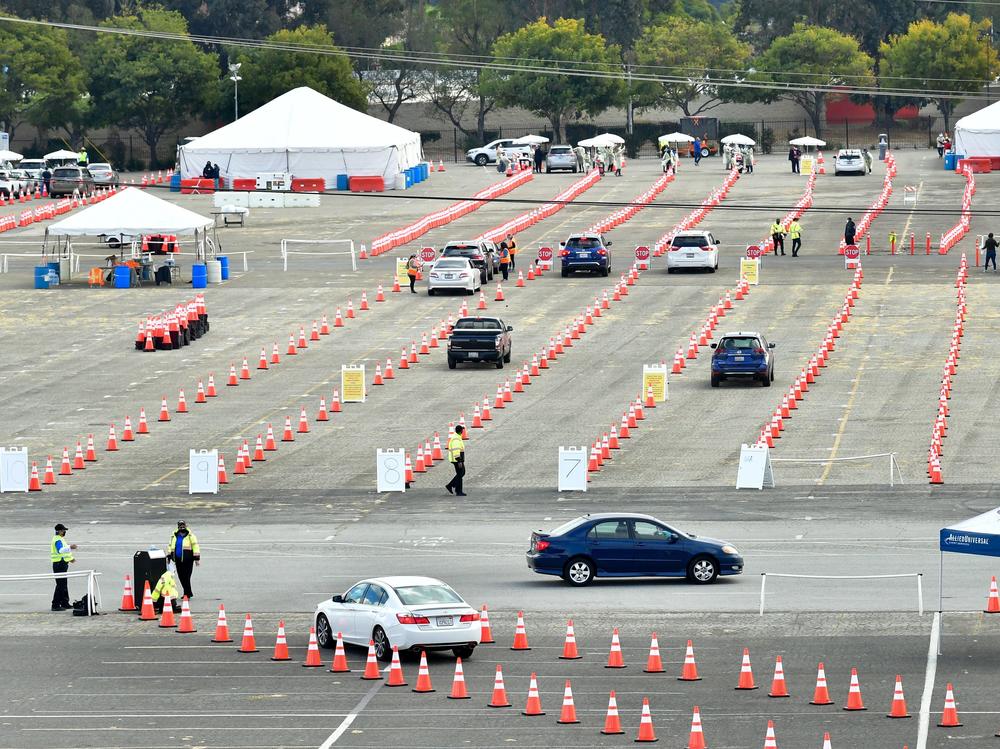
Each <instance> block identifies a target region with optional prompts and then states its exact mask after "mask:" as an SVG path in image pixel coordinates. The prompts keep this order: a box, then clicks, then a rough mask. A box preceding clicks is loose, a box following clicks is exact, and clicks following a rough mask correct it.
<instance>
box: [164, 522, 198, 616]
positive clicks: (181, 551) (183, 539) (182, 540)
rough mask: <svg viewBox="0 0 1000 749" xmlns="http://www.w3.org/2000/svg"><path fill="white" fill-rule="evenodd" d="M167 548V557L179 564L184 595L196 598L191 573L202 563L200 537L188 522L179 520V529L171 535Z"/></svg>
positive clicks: (178, 573)
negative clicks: (190, 528) (189, 526)
mask: <svg viewBox="0 0 1000 749" xmlns="http://www.w3.org/2000/svg"><path fill="white" fill-rule="evenodd" d="M167 548H168V549H169V551H168V552H167V559H168V560H170V561H172V562H173V563H174V564H176V565H177V575H178V577H180V579H181V586H182V587H183V588H184V595H186V596H187V597H188V598H194V593H192V592H191V573H192V572H193V571H194V566H195V565H196V564H197V565H199V566H200V565H201V548H200V547H199V546H198V539H197V538H196V537H195V535H194V534H193V533H192V532H191V531H189V530H188V527H187V523H185V522H184V521H183V520H179V521H177V530H176V531H174V534H173V535H172V536H171V537H170V545H169V546H168V547H167ZM175 597H176V596H175Z"/></svg>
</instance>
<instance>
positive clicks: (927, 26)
mask: <svg viewBox="0 0 1000 749" xmlns="http://www.w3.org/2000/svg"><path fill="white" fill-rule="evenodd" d="M989 27H990V23H989V21H981V22H980V23H978V24H976V23H973V22H972V20H971V19H970V18H969V16H967V15H964V14H962V15H960V14H957V13H950V14H949V15H948V16H947V18H945V20H944V22H943V23H934V22H933V21H929V20H923V21H917V22H915V23H912V24H910V28H909V29H907V31H906V33H905V34H901V35H897V36H893V37H891V38H890V39H889V41H888V42H887V43H883V44H882V47H881V51H882V66H881V68H882V71H881V72H882V85H884V86H886V87H889V88H906V89H913V90H914V91H915V92H924V95H923V96H920V99H921V100H922V101H931V102H934V104H935V106H937V108H938V111H940V112H941V116H942V117H943V118H944V127H945V130H948V129H950V123H951V115H952V113H953V112H954V110H955V106H956V105H957V104H958V103H959V102H960V101H961V99H952V98H948V97H945V96H934V94H933V92H935V91H952V92H956V91H968V92H975V91H979V90H981V89H982V87H983V85H984V84H985V82H986V81H987V80H992V79H994V78H995V77H996V74H997V69H998V65H997V55H996V53H995V52H991V53H990V54H989V59H987V47H986V44H985V42H984V41H980V39H979V32H980V31H987V30H988V29H989Z"/></svg>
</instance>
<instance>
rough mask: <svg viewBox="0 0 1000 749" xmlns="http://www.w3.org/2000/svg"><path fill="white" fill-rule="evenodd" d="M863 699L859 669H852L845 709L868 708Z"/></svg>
mask: <svg viewBox="0 0 1000 749" xmlns="http://www.w3.org/2000/svg"><path fill="white" fill-rule="evenodd" d="M867 709H868V708H866V707H865V705H864V702H862V700H861V684H860V683H859V682H858V669H856V668H852V669H851V686H850V689H849V690H848V692H847V704H846V705H844V710H867Z"/></svg>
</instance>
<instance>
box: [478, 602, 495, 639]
mask: <svg viewBox="0 0 1000 749" xmlns="http://www.w3.org/2000/svg"><path fill="white" fill-rule="evenodd" d="M479 624H480V628H481V631H482V639H481V640H480V641H479V644H480V645H492V644H493V643H494V642H496V640H494V639H493V628H492V627H491V626H490V614H489V612H488V611H487V610H486V604H485V603H484V604H483V608H482V610H481V611H480V612H479Z"/></svg>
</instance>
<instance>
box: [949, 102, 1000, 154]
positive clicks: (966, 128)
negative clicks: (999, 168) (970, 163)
mask: <svg viewBox="0 0 1000 749" xmlns="http://www.w3.org/2000/svg"><path fill="white" fill-rule="evenodd" d="M955 153H960V154H962V155H963V156H1000V101H998V102H997V103H995V104H990V105H989V106H988V107H985V108H984V109H980V110H979V111H978V112H973V113H972V114H970V115H966V116H965V117H963V118H962V119H960V120H959V121H958V122H956V123H955Z"/></svg>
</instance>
